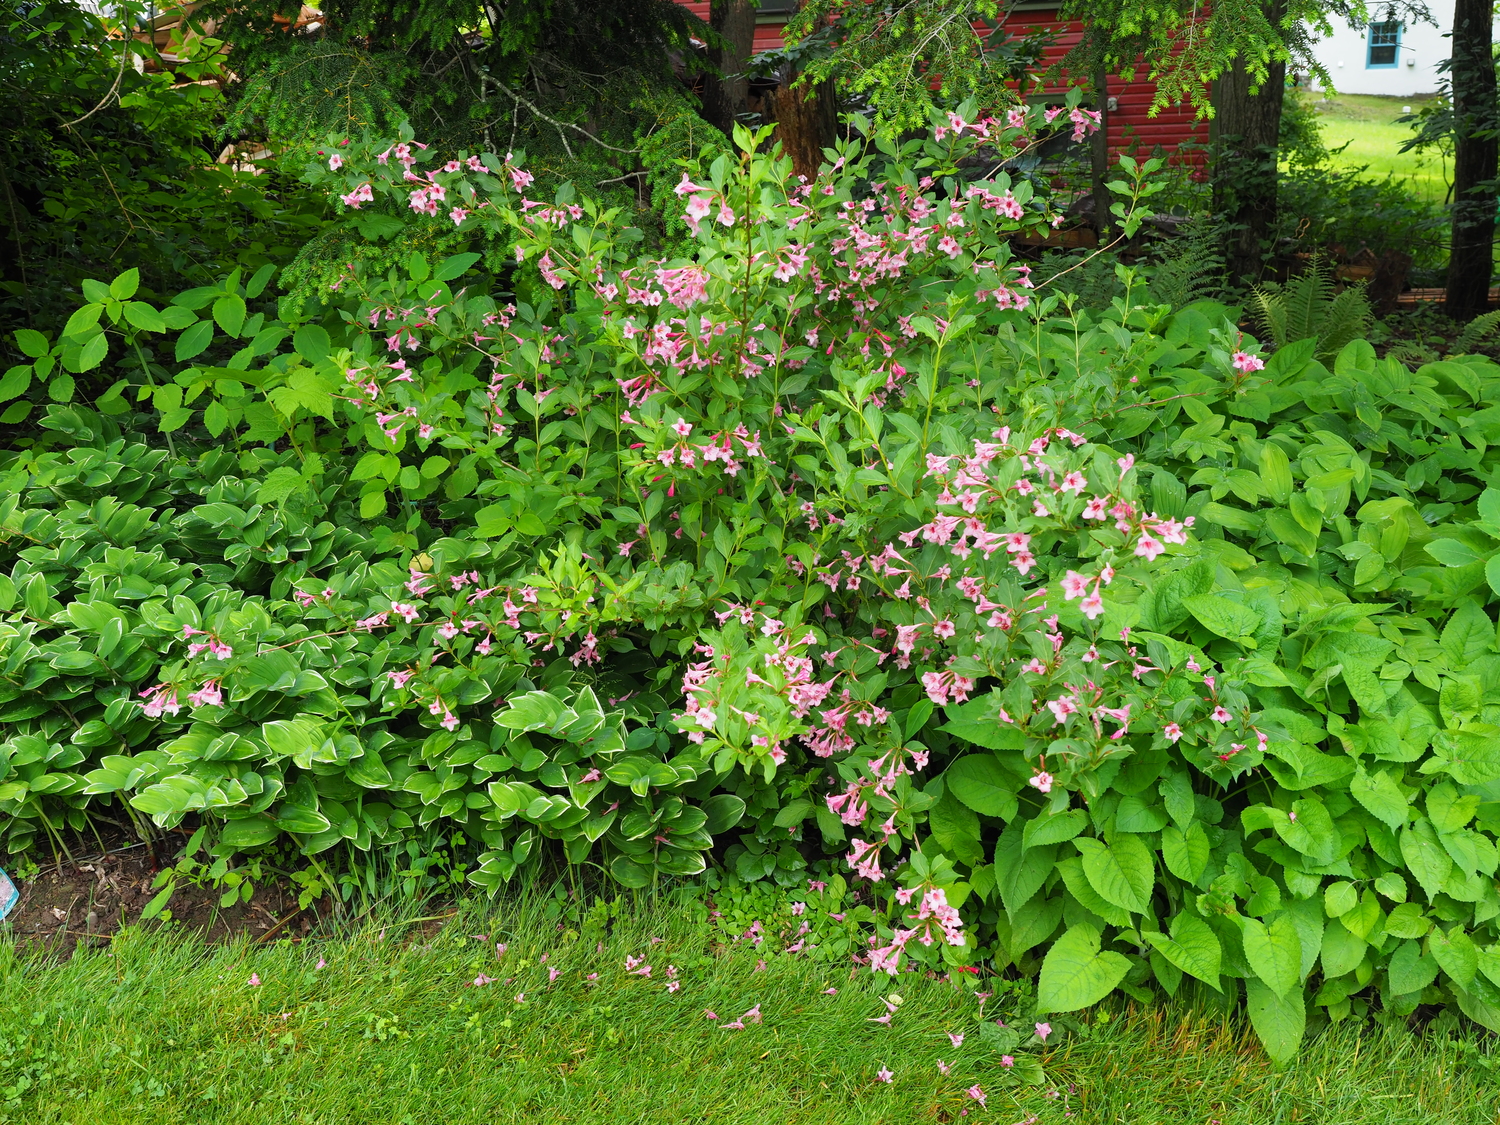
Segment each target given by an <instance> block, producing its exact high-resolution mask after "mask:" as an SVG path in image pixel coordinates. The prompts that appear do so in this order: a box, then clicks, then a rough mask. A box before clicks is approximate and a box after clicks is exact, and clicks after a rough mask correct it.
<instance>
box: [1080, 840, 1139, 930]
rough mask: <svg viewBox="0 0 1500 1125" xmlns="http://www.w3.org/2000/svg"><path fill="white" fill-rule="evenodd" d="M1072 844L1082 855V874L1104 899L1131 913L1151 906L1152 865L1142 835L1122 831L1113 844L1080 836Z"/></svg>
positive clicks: (1137, 912)
mask: <svg viewBox="0 0 1500 1125" xmlns="http://www.w3.org/2000/svg"><path fill="white" fill-rule="evenodd" d="M1073 846H1074V847H1076V848H1077V849H1078V850H1079V852H1081V853H1082V855H1083V873H1084V874H1085V875H1087V876H1088V880H1089V883H1090V884H1091V885H1092V886H1093V888H1094V890H1096V891H1098V892H1099V895H1100V897H1101V898H1103V899H1104V900H1105V901H1106V902H1112V903H1114V904H1115V905H1116V906H1119V907H1123V908H1124V909H1126V910H1128V911H1130V912H1131V913H1132V914H1144V913H1146V911H1148V910H1149V909H1150V908H1151V889H1152V887H1153V886H1154V885H1155V882H1156V879H1155V864H1154V863H1153V862H1152V859H1151V851H1150V849H1149V848H1147V847H1146V845H1145V843H1144V842H1143V841H1142V840H1141V837H1139V836H1134V835H1131V834H1129V833H1124V832H1122V833H1119V834H1118V835H1116V836H1115V839H1114V842H1113V843H1112V844H1105V843H1104V842H1103V841H1102V840H1095V839H1092V838H1090V837H1083V838H1081V839H1078V840H1074V841H1073Z"/></svg>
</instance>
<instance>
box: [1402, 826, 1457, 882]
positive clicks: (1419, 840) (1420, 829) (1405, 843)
mask: <svg viewBox="0 0 1500 1125" xmlns="http://www.w3.org/2000/svg"><path fill="white" fill-rule="evenodd" d="M1401 855H1402V857H1403V858H1404V859H1405V860H1406V868H1407V870H1408V871H1410V872H1411V873H1412V875H1413V876H1414V877H1415V878H1416V880H1417V882H1418V883H1420V884H1421V886H1422V890H1424V891H1425V892H1427V897H1428V899H1429V900H1431V899H1433V898H1435V897H1437V894H1438V892H1440V891H1441V890H1442V889H1443V884H1444V883H1446V882H1447V881H1448V876H1449V875H1450V874H1451V873H1452V871H1453V860H1452V859H1451V858H1450V857H1449V855H1448V853H1447V852H1446V851H1445V850H1444V849H1443V845H1442V844H1441V843H1440V842H1439V840H1438V837H1437V833H1436V832H1435V831H1433V828H1432V823H1431V822H1430V821H1429V820H1428V819H1427V818H1426V817H1425V816H1419V817H1417V819H1416V821H1415V822H1414V823H1413V824H1412V825H1411V826H1410V827H1407V828H1403V829H1402V830H1401Z"/></svg>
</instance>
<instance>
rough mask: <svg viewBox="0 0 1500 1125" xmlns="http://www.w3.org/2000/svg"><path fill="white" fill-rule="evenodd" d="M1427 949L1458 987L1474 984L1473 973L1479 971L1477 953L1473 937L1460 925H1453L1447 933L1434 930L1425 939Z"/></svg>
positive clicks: (1467, 986)
mask: <svg viewBox="0 0 1500 1125" xmlns="http://www.w3.org/2000/svg"><path fill="white" fill-rule="evenodd" d="M1427 951H1428V952H1429V953H1430V954H1432V958H1433V960H1435V961H1436V962H1437V963H1438V965H1439V966H1441V967H1442V970H1443V972H1445V973H1447V974H1448V978H1449V979H1450V980H1451V981H1453V983H1454V984H1456V985H1458V987H1459V988H1465V989H1467V988H1469V987H1471V986H1472V985H1473V984H1474V974H1475V973H1477V972H1478V971H1479V954H1478V952H1477V951H1476V950H1475V948H1474V941H1473V939H1472V938H1470V937H1469V935H1468V934H1466V933H1465V932H1464V929H1463V927H1462V926H1454V927H1453V928H1452V929H1451V930H1449V931H1448V932H1447V933H1443V931H1441V930H1436V931H1434V932H1433V934H1432V936H1431V937H1429V938H1428V939H1427Z"/></svg>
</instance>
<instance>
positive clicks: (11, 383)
mask: <svg viewBox="0 0 1500 1125" xmlns="http://www.w3.org/2000/svg"><path fill="white" fill-rule="evenodd" d="M30 386H31V366H30V365H29V364H26V365H19V366H16V367H12V368H11V369H10V370H9V371H7V372H6V373H5V375H4V377H3V378H0V402H8V401H9V400H11V399H13V398H18V397H19V396H21V395H24V394H25V393H26V391H27V389H28V388H30Z"/></svg>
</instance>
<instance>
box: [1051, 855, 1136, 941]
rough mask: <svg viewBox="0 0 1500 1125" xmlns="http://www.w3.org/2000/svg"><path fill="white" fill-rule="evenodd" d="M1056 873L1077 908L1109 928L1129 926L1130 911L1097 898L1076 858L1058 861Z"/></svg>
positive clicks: (1096, 892) (1080, 863) (1081, 862)
mask: <svg viewBox="0 0 1500 1125" xmlns="http://www.w3.org/2000/svg"><path fill="white" fill-rule="evenodd" d="M1057 871H1058V874H1060V875H1061V876H1062V878H1063V884H1064V886H1066V887H1067V888H1068V893H1069V894H1071V895H1072V896H1073V897H1074V898H1075V899H1076V900H1077V901H1078V905H1079V906H1081V907H1083V908H1084V909H1085V910H1087V911H1089V912H1090V913H1093V914H1097V915H1098V916H1099V917H1100V918H1101V919H1102V920H1103V921H1105V922H1107V923H1108V924H1109V925H1111V926H1129V925H1130V911H1128V910H1125V909H1123V908H1122V907H1119V906H1116V905H1115V904H1114V903H1112V902H1106V901H1105V900H1104V899H1102V898H1100V897H1099V892H1098V891H1096V890H1094V888H1093V885H1092V884H1091V883H1090V882H1089V880H1088V876H1087V875H1085V874H1084V873H1083V860H1081V859H1080V858H1079V857H1078V856H1076V855H1074V856H1068V857H1067V858H1066V859H1060V860H1058V861H1057Z"/></svg>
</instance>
